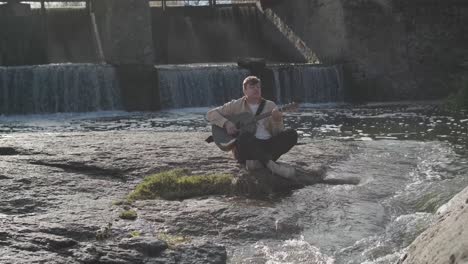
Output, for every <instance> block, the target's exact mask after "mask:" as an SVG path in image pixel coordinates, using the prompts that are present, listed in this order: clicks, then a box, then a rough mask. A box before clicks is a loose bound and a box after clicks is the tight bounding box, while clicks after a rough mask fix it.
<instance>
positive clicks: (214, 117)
mask: <svg viewBox="0 0 468 264" xmlns="http://www.w3.org/2000/svg"><path fill="white" fill-rule="evenodd" d="M234 102H235V100H232V101H231V102H227V103H225V104H224V105H222V106H219V107H216V108H213V109H211V110H210V111H208V113H207V114H206V119H207V120H208V122H210V124H212V125H216V126H219V127H224V125H225V123H226V122H227V121H228V120H227V119H226V118H225V116H229V115H232V114H233V107H232V106H233V104H234Z"/></svg>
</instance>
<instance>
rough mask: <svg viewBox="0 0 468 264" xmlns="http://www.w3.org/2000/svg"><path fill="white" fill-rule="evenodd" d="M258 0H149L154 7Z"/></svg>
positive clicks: (252, 1) (209, 4)
mask: <svg viewBox="0 0 468 264" xmlns="http://www.w3.org/2000/svg"><path fill="white" fill-rule="evenodd" d="M257 1H258V0H149V3H150V6H152V7H162V8H166V7H171V6H216V5H225V4H252V3H256V2H257Z"/></svg>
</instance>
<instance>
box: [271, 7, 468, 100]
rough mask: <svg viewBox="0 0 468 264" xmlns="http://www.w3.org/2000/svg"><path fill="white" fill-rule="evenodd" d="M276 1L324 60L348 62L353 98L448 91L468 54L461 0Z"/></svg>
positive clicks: (466, 14)
mask: <svg viewBox="0 0 468 264" xmlns="http://www.w3.org/2000/svg"><path fill="white" fill-rule="evenodd" d="M272 8H273V9H274V11H275V12H277V14H278V15H279V16H280V17H281V18H282V19H284V20H285V21H286V22H287V23H288V24H289V25H290V27H291V28H292V29H293V30H294V31H295V32H296V34H298V35H299V36H300V37H301V38H302V39H303V40H304V41H305V42H306V43H307V44H308V45H309V48H311V49H312V50H313V51H314V52H315V53H316V54H317V55H318V57H319V59H320V60H321V61H322V62H324V63H337V62H342V63H346V65H347V68H348V70H349V71H350V73H351V75H352V79H353V80H354V85H353V90H352V98H353V99H355V100H380V101H383V100H398V99H433V98H440V97H443V96H446V95H447V94H449V93H450V92H452V91H453V89H452V88H451V81H452V80H453V79H454V78H457V76H458V75H459V74H460V73H461V72H462V71H463V67H462V66H463V64H464V63H465V64H466V61H467V60H468V49H466V48H465V47H467V45H468V37H467V35H466V34H465V33H466V32H468V31H467V30H468V5H467V3H466V2H464V1H459V0H447V1H436V0H412V1H402V0H356V1H349V0H296V1H281V2H279V3H277V4H276V5H274V6H273V7H272ZM465 70H466V69H465Z"/></svg>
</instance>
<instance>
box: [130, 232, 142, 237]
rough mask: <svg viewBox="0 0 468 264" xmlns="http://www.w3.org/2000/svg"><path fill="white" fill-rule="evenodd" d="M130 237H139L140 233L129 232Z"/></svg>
mask: <svg viewBox="0 0 468 264" xmlns="http://www.w3.org/2000/svg"><path fill="white" fill-rule="evenodd" d="M130 236H131V237H140V236H141V232H140V231H132V232H130Z"/></svg>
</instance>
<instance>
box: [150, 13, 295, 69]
mask: <svg viewBox="0 0 468 264" xmlns="http://www.w3.org/2000/svg"><path fill="white" fill-rule="evenodd" d="M152 20H153V41H154V45H155V46H154V47H155V48H154V50H155V52H156V54H157V55H156V58H157V59H156V63H157V64H167V63H168V64H180V63H200V62H227V61H229V62H232V61H236V60H237V59H238V58H241V57H261V58H266V59H267V60H269V61H278V62H303V61H304V58H303V57H302V56H301V54H300V53H298V52H297V51H296V50H295V49H294V47H293V46H291V44H290V43H289V42H287V40H286V39H285V38H284V37H283V36H282V35H281V34H280V33H279V31H278V30H277V29H276V28H275V27H274V26H273V25H272V24H271V23H269V22H268V21H267V20H266V19H264V18H263V17H262V16H261V14H259V12H258V11H257V9H256V7H255V5H241V6H225V7H217V8H211V7H208V6H204V7H179V8H176V7H174V8H168V9H167V10H166V11H162V10H161V9H160V8H153V9H152Z"/></svg>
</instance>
